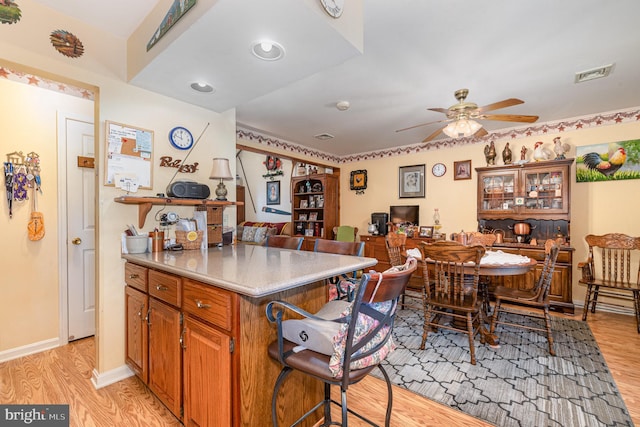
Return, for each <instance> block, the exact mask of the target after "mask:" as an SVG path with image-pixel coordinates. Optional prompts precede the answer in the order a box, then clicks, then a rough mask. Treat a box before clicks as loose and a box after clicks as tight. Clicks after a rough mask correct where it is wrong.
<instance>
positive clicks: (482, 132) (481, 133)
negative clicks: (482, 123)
mask: <svg viewBox="0 0 640 427" xmlns="http://www.w3.org/2000/svg"><path fill="white" fill-rule="evenodd" d="M488 134H489V132H487V130H486V129H485V128H480V129H478V131H477V132H476V133H474V134H473V136H474V137H476V138H481V137H483V136H485V135H488Z"/></svg>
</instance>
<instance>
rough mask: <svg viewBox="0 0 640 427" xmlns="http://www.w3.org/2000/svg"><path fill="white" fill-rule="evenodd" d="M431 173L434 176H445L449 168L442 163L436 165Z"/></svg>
mask: <svg viewBox="0 0 640 427" xmlns="http://www.w3.org/2000/svg"><path fill="white" fill-rule="evenodd" d="M431 173H432V174H433V176H437V177H440V176H443V175H444V174H445V173H447V167H446V166H445V165H444V164H442V163H436V164H435V165H433V167H432V168H431Z"/></svg>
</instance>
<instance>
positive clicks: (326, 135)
mask: <svg viewBox="0 0 640 427" xmlns="http://www.w3.org/2000/svg"><path fill="white" fill-rule="evenodd" d="M313 137H314V138H316V139H319V140H321V141H324V140H327V139H333V138H335V136H333V135H331V134H330V133H319V134H318V135H314V136H313Z"/></svg>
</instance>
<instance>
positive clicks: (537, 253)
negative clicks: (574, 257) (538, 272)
mask: <svg viewBox="0 0 640 427" xmlns="http://www.w3.org/2000/svg"><path fill="white" fill-rule="evenodd" d="M519 252H520V255H524V256H528V257H529V258H531V259H535V260H536V261H541V262H542V261H544V256H545V255H544V250H542V249H521V250H520V251H519ZM556 262H559V263H565V264H567V263H570V262H571V252H570V251H562V250H561V251H559V252H558V259H557V260H556Z"/></svg>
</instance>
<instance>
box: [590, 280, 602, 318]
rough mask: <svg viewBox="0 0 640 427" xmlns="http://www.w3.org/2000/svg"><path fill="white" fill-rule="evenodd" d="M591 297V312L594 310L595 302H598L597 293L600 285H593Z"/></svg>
mask: <svg viewBox="0 0 640 427" xmlns="http://www.w3.org/2000/svg"><path fill="white" fill-rule="evenodd" d="M594 286H595V289H594V290H593V297H592V298H591V312H592V313H595V312H596V304H598V293H600V286H598V285H594Z"/></svg>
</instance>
